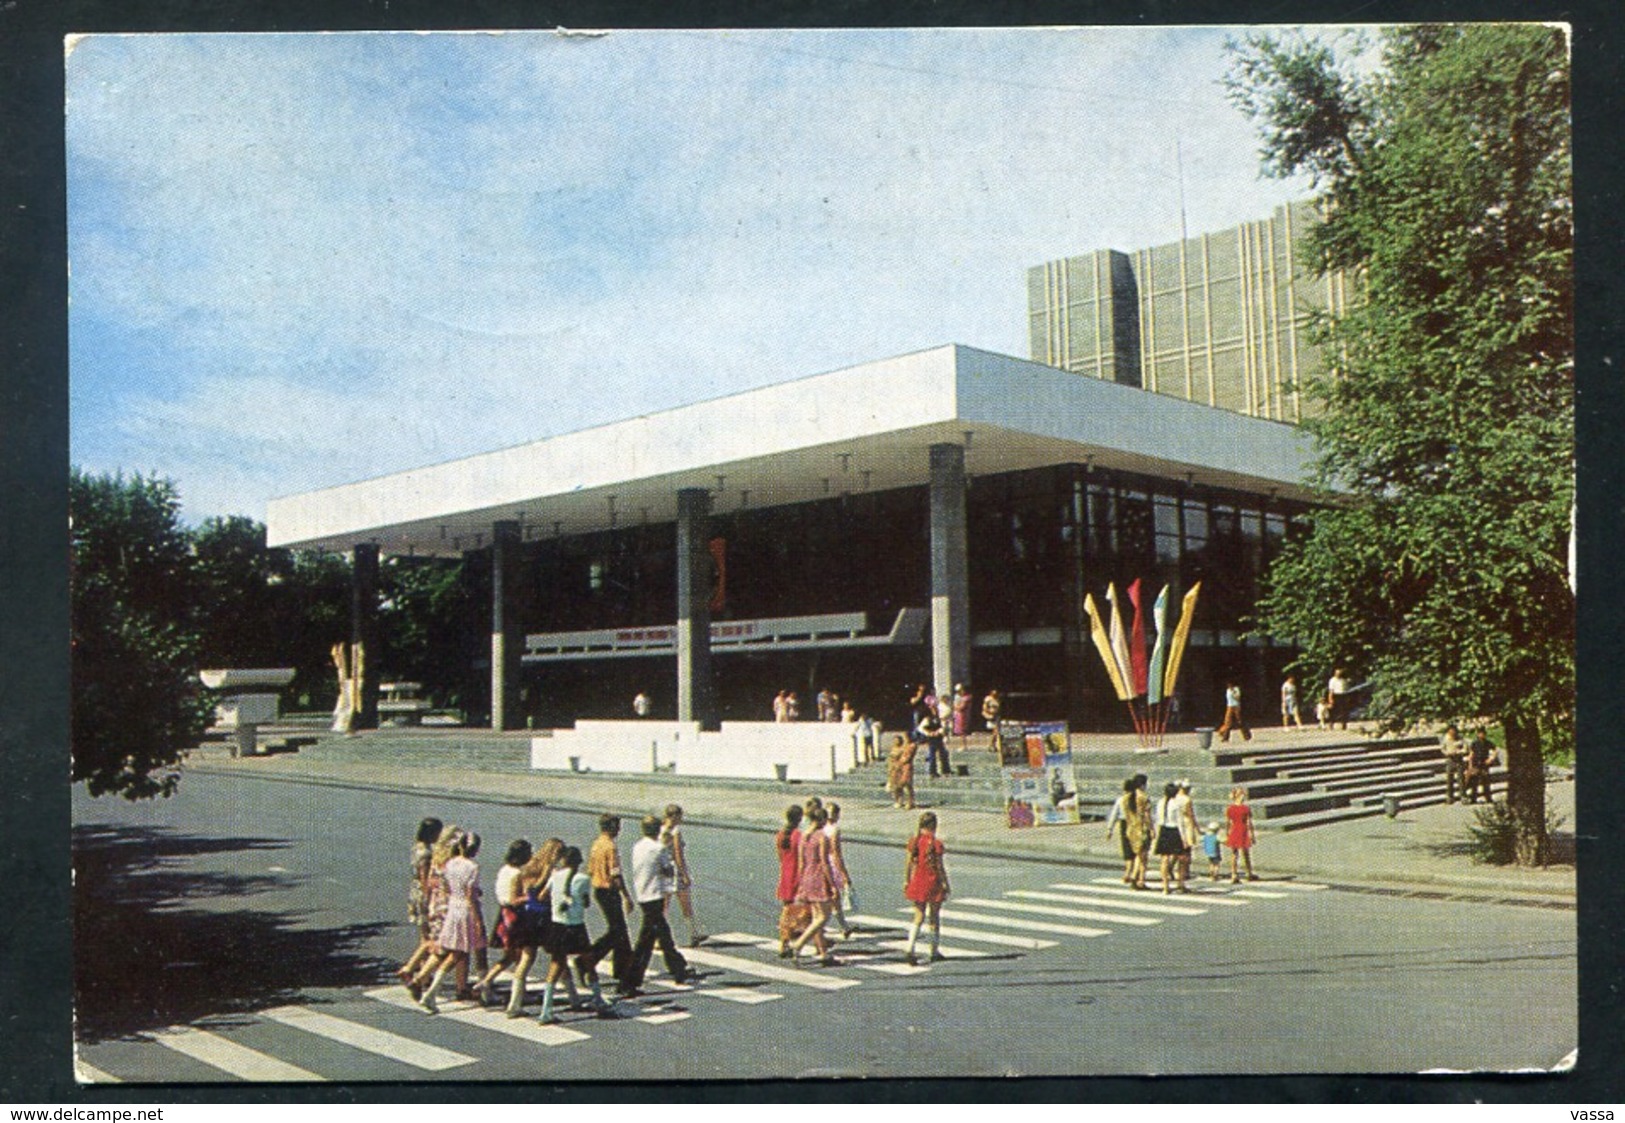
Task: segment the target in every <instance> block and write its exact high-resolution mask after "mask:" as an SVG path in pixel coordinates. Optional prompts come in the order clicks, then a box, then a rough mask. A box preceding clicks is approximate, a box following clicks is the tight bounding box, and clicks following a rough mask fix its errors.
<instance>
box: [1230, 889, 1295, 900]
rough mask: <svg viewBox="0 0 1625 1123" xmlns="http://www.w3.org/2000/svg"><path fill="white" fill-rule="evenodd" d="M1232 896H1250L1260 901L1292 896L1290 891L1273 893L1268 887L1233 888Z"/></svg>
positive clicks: (1283, 898)
mask: <svg viewBox="0 0 1625 1123" xmlns="http://www.w3.org/2000/svg"><path fill="white" fill-rule="evenodd" d="M1230 895H1231V896H1232V897H1248V898H1251V899H1253V900H1258V901H1282V900H1285V899H1286V898H1288V897H1290V896H1292V894H1290V893H1271V892H1270V891H1269V890H1268V889H1232V890H1230Z"/></svg>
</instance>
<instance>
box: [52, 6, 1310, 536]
mask: <svg viewBox="0 0 1625 1123" xmlns="http://www.w3.org/2000/svg"><path fill="white" fill-rule="evenodd" d="M1227 34H1234V32H1227V31H1226V30H1225V29H1219V28H1215V29H1189V28H1187V29H1167V28H1163V29H1157V28H1118V29H1081V30H1054V31H1040V30H1021V31H947V30H937V31H861V32H777V31H742V32H689V33H661V32H615V33H612V34H608V35H603V36H580V35H576V36H562V35H557V34H553V33H549V32H514V33H504V34H491V33H468V34H431V35H417V34H410V33H393V34H320V35H318V34H312V35H136V36H111V35H109V36H90V37H86V38H83V39H80V40H77V41H76V42H74V43H73V44H72V49H71V52H70V55H69V59H68V68H67V78H68V83H67V90H68V102H67V143H68V205H69V264H70V269H71V282H70V395H71V400H70V404H71V421H70V433H71V444H72V458H73V461H74V463H75V464H77V465H80V466H81V467H84V468H87V469H90V470H93V471H112V470H117V469H122V470H125V471H127V472H128V471H140V472H156V473H158V474H160V475H164V476H167V477H169V478H171V479H173V480H174V481H175V482H176V484H177V486H178V488H179V490H180V493H181V498H182V500H183V503H184V505H185V508H184V513H185V517H186V518H187V519H188V520H190V521H197V520H201V519H203V518H206V517H208V516H211V515H224V514H246V515H250V516H252V517H254V518H258V519H263V518H264V517H265V502H266V500H267V499H268V498H270V497H272V496H275V495H285V494H290V493H293V492H298V491H304V490H307V489H310V488H315V487H321V486H326V485H329V484H335V483H342V482H345V481H348V480H355V479H361V478H365V477H369V476H376V475H380V474H382V473H386V472H391V471H396V470H399V469H404V468H410V467H414V466H419V465H423V464H430V463H436V462H439V461H442V460H447V459H450V458H453V457H456V456H462V455H467V454H470V453H475V452H481V451H485V450H488V449H493V448H500V447H504V446H507V445H512V444H517V443H521V442H524V441H528V440H534V439H537V438H540V437H545V436H549V435H553V434H557V433H562V432H568V431H570V430H574V429H580V428H583V427H586V426H589V425H594V424H599V423H602V422H606V421H612V420H616V419H619V418H622V417H627V416H632V415H635V414H640V413H647V412H652V411H655V410H660V409H664V408H668V407H671V406H674V405H680V404H682V403H685V402H691V401H697V400H700V399H702V398H709V397H715V396H717V395H719V394H725V393H732V392H734V391H737V390H742V389H746V388H749V387H752V386H759V385H764V384H767V383H771V382H778V381H784V380H787V379H790V378H797V377H801V376H804V375H809V374H815V373H818V372H820V371H824V370H831V369H835V368H838V367H842V366H847V365H851V364H854V363H860V362H865V361H868V360H872V359H878V358H884V357H886V356H890V355H896V354H902V353H905V352H908V351H913V350H918V349H920V348H924V347H931V346H936V345H938V344H941V343H946V342H959V343H966V344H970V345H972V346H976V347H982V348H986V349H988V350H992V351H1000V352H1004V353H1008V354H1014V355H1025V354H1026V352H1027V335H1026V322H1027V309H1026V270H1027V268H1028V267H1029V266H1032V265H1036V264H1039V263H1040V262H1042V261H1045V260H1047V259H1050V258H1055V257H1061V256H1066V255H1068V254H1074V253H1081V252H1085V251H1088V250H1091V249H1095V248H1098V247H1102V246H1111V247H1115V248H1119V249H1125V250H1127V249H1135V248H1139V247H1141V246H1145V245H1152V244H1156V243H1160V242H1165V241H1171V240H1173V239H1175V238H1177V237H1178V235H1179V228H1180V213H1179V188H1178V181H1177V177H1176V175H1175V167H1176V162H1175V146H1176V143H1177V145H1178V147H1179V151H1180V153H1181V155H1182V161H1183V166H1184V196H1185V209H1186V215H1187V222H1188V226H1189V229H1190V231H1191V232H1192V233H1193V234H1194V233H1197V232H1200V231H1202V230H1212V229H1218V228H1222V227H1224V226H1229V225H1232V224H1234V223H1237V222H1240V221H1243V220H1247V219H1252V218H1257V217H1261V216H1262V215H1264V214H1266V213H1267V212H1268V211H1269V210H1270V208H1272V207H1273V206H1274V205H1276V204H1277V203H1279V202H1282V201H1285V200H1287V199H1291V198H1299V197H1302V196H1303V195H1305V194H1306V193H1307V186H1306V185H1305V184H1302V183H1281V182H1276V181H1270V180H1265V179H1263V178H1261V177H1260V175H1259V172H1258V159H1257V140H1256V136H1255V134H1254V132H1253V129H1252V126H1251V124H1250V123H1249V122H1248V121H1247V120H1246V119H1245V118H1243V117H1242V116H1241V115H1240V114H1239V113H1238V112H1237V111H1236V110H1234V109H1233V108H1232V107H1231V106H1230V105H1229V104H1228V102H1227V101H1226V100H1225V98H1224V95H1223V90H1222V89H1221V88H1220V86H1219V85H1218V80H1219V79H1220V77H1221V76H1222V75H1223V73H1224V70H1225V66H1226V56H1225V53H1224V50H1223V44H1224V40H1225V38H1226V35H1227Z"/></svg>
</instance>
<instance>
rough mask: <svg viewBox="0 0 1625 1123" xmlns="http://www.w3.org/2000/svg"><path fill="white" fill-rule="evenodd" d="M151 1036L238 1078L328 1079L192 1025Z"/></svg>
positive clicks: (170, 1047) (158, 1041) (173, 1028)
mask: <svg viewBox="0 0 1625 1123" xmlns="http://www.w3.org/2000/svg"><path fill="white" fill-rule="evenodd" d="M152 1040H154V1041H156V1042H157V1043H158V1044H160V1045H162V1046H163V1047H164V1048H166V1049H172V1050H174V1051H175V1052H177V1053H181V1054H183V1055H185V1056H188V1057H191V1058H192V1059H193V1060H196V1061H202V1062H203V1063H204V1064H206V1065H208V1066H209V1067H210V1068H217V1069H219V1070H220V1071H221V1072H224V1073H229V1074H230V1075H232V1076H235V1077H237V1079H239V1080H254V1081H260V1080H266V1081H325V1080H326V1077H323V1076H317V1075H316V1074H315V1073H314V1072H311V1071H309V1070H308V1069H303V1068H300V1067H298V1066H297V1065H291V1064H288V1063H287V1062H285V1061H279V1060H277V1059H276V1058H275V1057H272V1056H269V1055H268V1054H265V1053H262V1052H260V1051H259V1050H258V1049H250V1048H249V1047H248V1046H246V1045H239V1044H237V1042H235V1041H228V1040H227V1039H226V1038H224V1037H221V1036H220V1035H219V1034H216V1033H210V1032H209V1031H208V1030H203V1029H196V1028H194V1027H192V1026H171V1027H170V1028H168V1029H161V1030H158V1031H156V1032H155V1033H153V1034H152Z"/></svg>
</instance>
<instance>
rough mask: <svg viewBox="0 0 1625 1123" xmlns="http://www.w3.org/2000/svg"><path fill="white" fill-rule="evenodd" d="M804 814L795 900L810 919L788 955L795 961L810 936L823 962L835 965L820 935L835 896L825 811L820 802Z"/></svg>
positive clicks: (827, 820) (826, 942)
mask: <svg viewBox="0 0 1625 1123" xmlns="http://www.w3.org/2000/svg"><path fill="white" fill-rule="evenodd" d="M807 818H809V819H810V820H811V822H810V824H809V825H808V828H807V833H806V835H805V836H804V837H803V838H802V840H801V863H800V866H799V869H798V875H797V879H796V903H797V904H804V905H806V906H807V907H808V908H809V909H811V910H812V922H811V923H810V924H808V925H807V930H806V931H805V932H803V933H802V934H801V935H800V936H799V937H797V938H796V942H795V943H793V944H791V945H790V958H791V959H792V960H795V961H797V962H799V961H800V957H801V949H802V948H804V947H806V946H807V941H809V940H811V941H812V942H813V946H814V947H815V948H816V949H817V951H818V958H819V960H820V961H821V962H822V963H823V964H824V966H825V967H838V966H840V964H839V963H837V962H836V959H835V957H834V956H833V955H831V954H830V951H829V940H828V939H827V938H826V937H825V936H824V925H826V924H828V923H829V914H830V902H831V901H833V900H834V899H835V871H834V870H833V869H831V868H830V862H829V836H828V835H826V834H825V833H824V824H825V823H827V822H829V813H828V812H827V811H825V810H824V808H823V807H822V806H821V805H820V806H815V807H813V809H812V810H811V811H810V812H808V813H807Z"/></svg>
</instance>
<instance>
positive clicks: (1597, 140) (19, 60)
mask: <svg viewBox="0 0 1625 1123" xmlns="http://www.w3.org/2000/svg"><path fill="white" fill-rule="evenodd" d="M1622 14H1625V9H1622V8H1621V6H1620V5H1619V4H1618V3H1617V0H1587V2H1584V3H1571V4H1554V3H1548V2H1544V0H1536V2H1519V0H1498V2H1492V3H1463V2H1460V0H1439V2H1436V3H1431V4H1429V3H1417V2H1386V3H1385V2H1371V3H1355V2H1344V3H1325V2H1319V0H1314V2H1299V3H1293V4H1290V5H1288V4H1285V3H1236V2H1232V0H1160V2H1157V0H1150V2H1144V3H1139V4H1124V3H1118V2H1116V0H1099V2H1096V3H1073V4H1065V3H1054V2H1038V3H1009V2H1006V3H990V2H982V0H943V2H936V3H934V2H931V0H908V2H901V3H897V2H894V3H875V2H869V3H859V2H856V0H842V2H828V3H805V4H800V5H796V4H792V3H789V2H787V0H773V2H772V3H769V4H752V3H748V2H747V0H732V2H723V0H715V2H711V3H705V2H703V0H676V2H675V3H655V2H652V0H637V2H624V3H617V2H611V0H596V2H594V0H563V2H553V3H525V2H523V0H468V2H465V3H462V4H459V5H452V4H447V3H446V2H445V0H439V2H436V0H288V2H284V3H266V2H261V3H256V2H253V0H165V2H161V3H155V2H144V3H136V2H124V3H120V2H119V0H67V2H58V0H0V185H3V186H0V317H3V319H0V325H3V326H0V466H3V467H0V473H3V474H0V503H3V508H0V606H3V611H4V615H3V616H0V769H3V771H0V777H3V782H4V790H5V797H4V798H5V815H4V817H3V819H0V822H3V823H4V824H5V829H4V830H3V831H0V837H3V838H4V842H3V843H0V854H3V866H0V885H4V886H5V887H6V889H7V892H6V900H7V901H8V902H9V903H10V904H11V907H12V910H13V912H12V915H11V916H10V917H8V918H7V921H8V922H7V923H5V924H0V1057H3V1058H5V1062H4V1063H3V1064H0V1102H11V1103H37V1104H50V1105H52V1106H56V1105H83V1106H96V1105H98V1104H100V1105H108V1104H124V1103H143V1102H148V1103H175V1104H192V1103H198V1104H210V1103H237V1102H245V1103H295V1102H311V1103H382V1102H417V1103H422V1102H428V1100H426V1098H425V1093H426V1092H428V1093H430V1098H432V1099H441V1098H444V1100H446V1101H456V1102H462V1103H478V1102H559V1101H561V1100H563V1099H564V1098H565V1097H566V1096H567V1095H569V1094H571V1093H573V1094H574V1096H575V1097H576V1098H578V1099H588V1100H597V1099H609V1098H613V1099H614V1100H618V1101H622V1102H629V1103H642V1102H663V1101H664V1102H670V1101H674V1100H682V1101H693V1102H710V1103H728V1102H733V1103H745V1102H758V1101H801V1102H806V1103H826V1102H843V1101H867V1102H874V1103H893V1102H898V1103H904V1102H921V1101H942V1102H955V1101H962V1102H988V1101H1003V1102H1052V1101H1060V1100H1078V1101H1095V1102H1133V1101H1158V1100H1166V1101H1174V1102H1195V1103H1247V1102H1273V1103H1335V1102H1347V1103H1355V1102H1374V1101H1386V1102H1405V1103H1410V1102H1414V1103H1431V1102H1443V1103H1464V1102H1472V1101H1475V1100H1482V1101H1487V1102H1492V1103H1494V1102H1516V1103H1570V1104H1577V1105H1586V1104H1590V1105H1598V1104H1610V1103H1613V1104H1617V1103H1620V1102H1621V1101H1622V1100H1625V1065H1621V1064H1620V1058H1621V1057H1625V1041H1622V1033H1621V1028H1622V1026H1625V1009H1622V1002H1621V991H1622V990H1625V977H1622V976H1625V971H1622V963H1625V955H1622V954H1621V952H1620V951H1619V949H1618V944H1617V943H1616V937H1615V935H1614V933H1617V932H1619V931H1621V930H1622V927H1625V910H1622V908H1621V888H1620V879H1619V877H1618V876H1617V875H1616V874H1615V873H1614V871H1613V869H1612V868H1611V867H1612V861H1611V859H1613V858H1614V857H1616V856H1617V854H1618V850H1619V841H1618V840H1619V839H1620V837H1621V834H1622V831H1625V824H1622V823H1621V815H1620V809H1619V803H1618V801H1617V800H1616V799H1614V798H1612V795H1611V793H1610V792H1609V791H1608V790H1606V787H1607V779H1606V771H1607V769H1608V767H1609V764H1610V762H1609V760H1608V754H1609V753H1610V751H1612V749H1613V746H1612V744H1611V743H1610V742H1611V741H1612V739H1613V736H1614V735H1615V731H1618V730H1620V729H1622V728H1625V714H1622V704H1621V703H1622V694H1625V692H1622V691H1620V690H1619V689H1618V688H1617V685H1616V680H1617V677H1618V675H1619V673H1620V669H1621V667H1622V666H1625V658H1622V656H1625V652H1622V650H1621V647H1622V644H1625V627H1622V626H1621V625H1622V622H1625V621H1622V616H1625V598H1622V597H1619V596H1616V595H1614V593H1613V592H1612V590H1613V589H1614V588H1615V587H1616V585H1615V579H1616V577H1617V576H1618V569H1619V567H1618V563H1617V560H1616V559H1617V557H1618V554H1617V552H1616V551H1615V550H1614V549H1612V548H1611V547H1613V546H1614V544H1615V543H1617V542H1619V541H1620V540H1621V530H1622V528H1621V511H1622V508H1625V503H1622V502H1620V501H1619V500H1618V499H1616V497H1617V496H1619V495H1621V493H1622V488H1625V480H1622V478H1621V477H1622V475H1625V473H1622V458H1621V454H1620V453H1619V452H1618V451H1617V450H1616V447H1615V443H1614V440H1613V439H1612V438H1613V437H1614V435H1615V434H1616V433H1618V432H1620V430H1621V424H1622V422H1625V412H1622V409H1621V406H1622V404H1625V389H1622V388H1621V385H1620V377H1619V375H1620V371H1619V368H1620V366H1621V365H1625V350H1622V347H1621V344H1622V338H1621V330H1620V327H1621V319H1622V316H1621V312H1620V310H1621V308H1622V307H1625V303H1622V301H1625V285H1622V274H1625V268H1622V266H1621V263H1622V262H1625V253H1622V252H1621V250H1622V249H1625V246H1622V239H1621V223H1620V215H1621V211H1622V210H1625V205H1622V204H1625V181H1622V179H1621V175H1620V168H1621V163H1622V160H1621V155H1622V154H1621V135H1622V133H1625V126H1622V122H1625V113H1622V112H1621V110H1622V109H1625V105H1622V100H1625V99H1622V97H1621V90H1622V89H1625V82H1622V80H1621V78H1622V75H1621V70H1622V58H1625V45H1622V39H1621V33H1622V31H1625V20H1622V19H1621V16H1622ZM1442 19H1461V20H1496V19H1501V20H1525V21H1527V20H1546V21H1557V22H1567V23H1570V24H1572V26H1573V29H1574V39H1573V52H1574V106H1575V110H1574V126H1575V153H1576V161H1575V163H1576V168H1575V171H1576V224H1577V234H1578V247H1577V248H1578V250H1579V252H1578V254H1577V258H1576V267H1577V324H1578V331H1577V343H1578V355H1579V361H1578V370H1577V375H1576V377H1577V382H1578V404H1579V409H1578V411H1577V428H1578V438H1579V447H1580V449H1581V466H1580V473H1579V476H1580V526H1581V533H1580V566H1579V568H1580V572H1581V574H1582V576H1583V580H1584V582H1585V585H1586V596H1585V597H1584V598H1583V600H1582V601H1581V618H1580V633H1579V649H1578V658H1579V691H1580V711H1579V713H1580V725H1579V738H1580V741H1581V743H1582V746H1583V747H1582V748H1581V749H1580V752H1579V755H1580V756H1582V757H1584V758H1585V765H1584V767H1585V769H1586V772H1587V776H1586V780H1585V781H1584V782H1582V785H1581V787H1580V790H1579V792H1578V793H1577V800H1578V810H1577V819H1578V824H1577V825H1578V830H1577V834H1578V851H1579V863H1580V868H1579V883H1580V886H1579V889H1580V902H1581V905H1580V914H1579V921H1580V995H1581V1016H1580V1062H1579V1067H1578V1069H1577V1070H1576V1071H1575V1072H1573V1073H1571V1074H1568V1075H1564V1076H1543V1075H1532V1076H1496V1077H1461V1078H1440V1077H1428V1078H1422V1077H1403V1076H1401V1077H1392V1076H1384V1077H1361V1076H1315V1077H1288V1078H1264V1077H1235V1078H1215V1077H1161V1078H1134V1077H1113V1078H1088V1079H1079V1078H1074V1079H1020V1080H963V1081H960V1080H943V1081H910V1080H867V1081H861V1082H847V1083H840V1082H738V1083H736V1082H708V1083H702V1084H690V1085H677V1086H671V1085H665V1086H663V1085H655V1084H636V1085H629V1086H615V1087H610V1086H606V1085H574V1086H571V1088H570V1089H568V1090H567V1089H566V1088H565V1087H564V1086H559V1085H547V1084H542V1083H537V1084H534V1085H526V1084H518V1085H516V1084H435V1085H423V1084H356V1085H343V1084H334V1085H322V1086H252V1087H250V1086H239V1085H202V1086H197V1085H187V1086H172V1087H165V1086H130V1085H120V1086H116V1087H99V1088H90V1089H82V1088H80V1087H78V1086H77V1085H76V1084H74V1083H73V1080H72V1075H71V1071H72V1070H71V1042H72V1022H71V1009H70V1008H71V1001H70V1000H69V996H70V995H71V944H70V941H71V933H70V931H69V921H68V918H69V916H70V915H71V910H70V908H69V899H70V898H69V894H70V884H69V870H70V868H71V866H70V861H69V855H68V846H67V842H68V830H67V828H68V823H69V813H68V786H67V784H66V782H65V781H66V776H67V753H66V745H67V740H68V739H67V712H68V682H67V676H68V660H67V644H66V642H65V640H66V631H67V603H68V598H67V580H66V578H67V567H66V558H67V543H66V533H65V532H66V528H67V501H66V482H67V466H68V406H67V400H68V395H67V360H68V350H67V308H66V299H67V298H66V294H67V269H66V245H67V236H66V235H67V230H66V209H65V201H64V192H65V179H64V159H65V157H64V139H63V131H62V105H63V37H64V36H65V35H66V34H68V33H70V32H114V31H134V32H173V31H193V32H198V31H212V32H260V31H304V30H386V29H425V30H439V29H452V28H554V27H560V26H563V27H573V28H589V27H669V28H708V27H750V26H756V27H906V26H987V27H992V26H1018V25H1055V24H1071V25H1077V24H1120V25H1123V24H1126V25H1149V24H1157V23H1169V24H1219V23H1224V24H1235V23H1342V22H1346V23H1386V22H1403V21H1419V20H1442ZM1593 755H1595V757H1596V759H1597V761H1598V763H1597V764H1595V765H1593V764H1592V757H1593ZM1593 769H1594V772H1593ZM1482 982H1483V985H1484V986H1486V987H1493V986H1494V985H1495V980H1494V979H1493V977H1486V978H1485V979H1483V980H1482ZM1506 1016H1507V1018H1508V1019H1515V1018H1517V1017H1519V1016H1520V1012H1519V1011H1517V1010H1508V1011H1507V1012H1506ZM1480 1028H1481V1032H1482V1033H1484V1034H1485V1035H1493V1034H1495V1033H1496V1027H1495V1026H1494V1025H1485V1026H1482V1027H1480ZM431 1088H432V1092H431V1091H430V1090H431Z"/></svg>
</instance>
